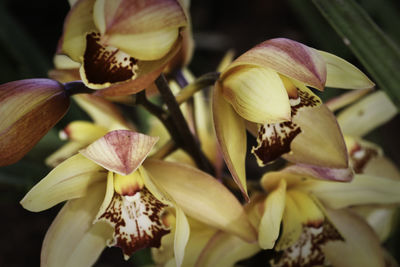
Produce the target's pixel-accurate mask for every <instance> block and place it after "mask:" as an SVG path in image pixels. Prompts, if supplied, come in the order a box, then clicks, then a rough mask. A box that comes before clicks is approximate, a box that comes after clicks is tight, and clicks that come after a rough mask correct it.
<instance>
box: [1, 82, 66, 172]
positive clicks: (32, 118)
mask: <svg viewBox="0 0 400 267" xmlns="http://www.w3.org/2000/svg"><path fill="white" fill-rule="evenodd" d="M68 107H69V97H68V96H67V94H66V92H65V90H64V86H63V85H62V84H60V83H58V82H56V81H53V80H50V79H26V80H19V81H13V82H8V83H5V84H2V85H1V86H0V114H2V116H0V166H5V165H9V164H12V163H15V162H17V161H18V160H20V159H21V158H22V157H23V156H24V155H25V154H26V153H28V152H29V151H30V150H31V149H32V148H33V146H34V145H35V144H36V143H37V142H39V140H40V139H41V138H42V137H43V136H44V135H45V134H46V133H47V132H48V131H49V130H50V129H51V128H52V127H53V126H54V125H55V124H56V123H57V122H58V121H59V120H60V119H61V118H62V117H63V116H64V114H65V113H66V111H67V110H68ZM38 122H40V123H38Z"/></svg>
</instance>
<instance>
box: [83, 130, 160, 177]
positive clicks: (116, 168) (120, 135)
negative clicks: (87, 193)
mask: <svg viewBox="0 0 400 267" xmlns="http://www.w3.org/2000/svg"><path fill="white" fill-rule="evenodd" d="M157 140H158V138H157V137H151V136H147V135H144V134H140V133H136V132H132V131H128V130H116V131H112V132H109V133H108V134H106V135H105V136H104V137H102V138H100V139H98V140H97V141H96V142H94V143H93V144H91V145H90V146H88V147H87V148H86V149H83V150H81V151H80V153H81V154H82V155H84V156H85V157H87V158H88V159H91V160H93V161H94V162H96V163H97V164H99V165H100V166H103V167H104V168H106V169H107V170H109V171H113V172H116V173H119V174H121V175H128V174H130V173H132V172H133V171H135V170H136V169H137V168H138V167H139V166H140V165H141V164H142V162H143V161H144V159H145V158H146V156H147V155H148V154H149V152H150V150H151V149H152V148H153V146H154V144H155V143H156V142H157Z"/></svg>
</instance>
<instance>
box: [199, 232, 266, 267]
mask: <svg viewBox="0 0 400 267" xmlns="http://www.w3.org/2000/svg"><path fill="white" fill-rule="evenodd" d="M258 251H260V247H259V246H258V244H255V243H247V242H245V241H243V240H242V239H240V238H238V237H236V236H234V235H231V234H229V233H225V232H221V231H220V232H217V233H216V234H215V235H214V236H213V237H212V238H211V239H210V241H209V242H208V244H207V245H206V247H205V248H204V250H203V251H202V253H201V255H200V257H199V259H198V260H197V262H196V265H195V266H197V267H200V266H202V267H203V266H204V267H212V266H219V267H232V266H234V265H235V263H236V262H238V261H240V260H243V259H247V258H250V257H251V256H253V255H255V254H256V253H257V252H258Z"/></svg>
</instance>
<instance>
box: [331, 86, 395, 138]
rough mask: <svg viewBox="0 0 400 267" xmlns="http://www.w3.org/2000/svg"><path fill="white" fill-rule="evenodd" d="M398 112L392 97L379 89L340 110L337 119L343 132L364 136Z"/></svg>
mask: <svg viewBox="0 0 400 267" xmlns="http://www.w3.org/2000/svg"><path fill="white" fill-rule="evenodd" d="M396 114H397V108H396V106H395V105H394V104H393V103H392V102H391V101H390V98H389V97H388V96H387V95H386V94H385V93H384V92H382V91H378V92H375V93H373V94H371V95H368V96H367V97H365V98H363V99H362V100H360V101H359V102H357V103H356V104H354V105H352V106H350V107H348V108H347V109H345V110H343V111H342V112H340V113H339V114H338V116H337V120H338V122H339V124H340V127H341V128H342V131H343V133H345V134H347V135H352V136H363V135H365V134H367V133H368V132H370V131H372V130H373V129H375V128H377V127H379V126H380V125H382V124H384V123H386V122H388V121H389V120H390V119H392V118H393V117H394V116H395V115H396Z"/></svg>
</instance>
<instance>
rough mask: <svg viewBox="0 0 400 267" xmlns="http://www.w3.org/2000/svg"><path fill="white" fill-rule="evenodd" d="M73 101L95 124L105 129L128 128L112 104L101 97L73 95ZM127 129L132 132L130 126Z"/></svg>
mask: <svg viewBox="0 0 400 267" xmlns="http://www.w3.org/2000/svg"><path fill="white" fill-rule="evenodd" d="M74 100H75V101H76V102H77V103H78V105H79V106H80V107H81V108H82V109H83V110H84V111H85V112H86V113H88V114H89V116H90V117H91V118H92V120H93V121H94V123H95V124H97V125H100V126H103V127H104V128H107V129H114V128H116V127H118V126H119V127H121V128H122V127H124V126H125V127H128V125H127V122H126V120H125V119H124V117H123V116H122V113H121V111H120V110H119V109H117V108H116V106H115V105H114V104H112V103H111V102H110V101H107V100H106V99H104V98H102V97H98V96H95V95H87V94H80V95H75V96H74ZM129 128H131V129H132V130H133V128H132V127H131V125H129Z"/></svg>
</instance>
